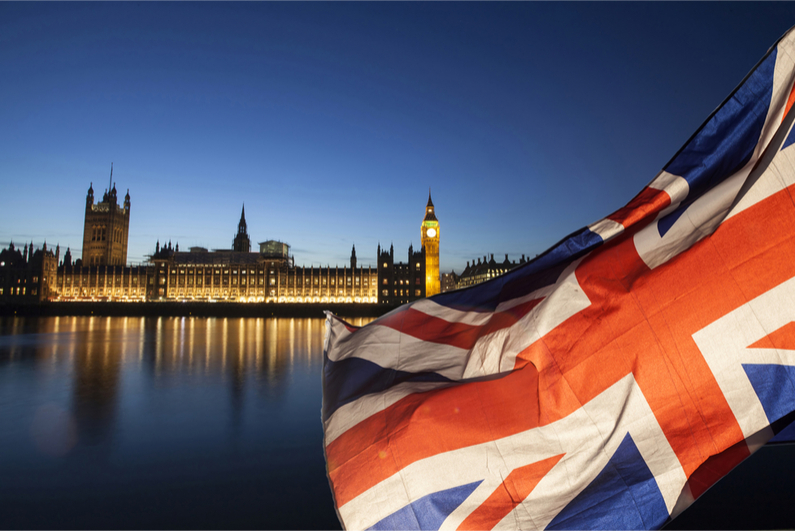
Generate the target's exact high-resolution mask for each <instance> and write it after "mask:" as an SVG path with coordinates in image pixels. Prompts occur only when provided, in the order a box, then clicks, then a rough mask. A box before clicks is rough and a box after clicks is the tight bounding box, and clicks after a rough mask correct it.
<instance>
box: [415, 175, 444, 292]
mask: <svg viewBox="0 0 795 531" xmlns="http://www.w3.org/2000/svg"><path fill="white" fill-rule="evenodd" d="M420 231H421V233H422V247H423V248H424V249H425V275H426V276H425V296H426V297H430V296H431V295H436V294H437V293H439V292H440V291H441V286H440V284H439V220H437V219H436V214H435V213H434V208H433V201H431V191H430V190H428V204H427V205H426V206H425V219H423V220H422V228H421V229H420Z"/></svg>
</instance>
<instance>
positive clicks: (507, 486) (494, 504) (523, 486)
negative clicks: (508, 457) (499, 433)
mask: <svg viewBox="0 0 795 531" xmlns="http://www.w3.org/2000/svg"><path fill="white" fill-rule="evenodd" d="M564 455H566V454H560V455H556V456H553V457H549V458H547V459H544V460H543V461H538V462H536V463H530V464H529V465H525V466H522V467H519V468H516V469H514V470H512V471H511V473H510V474H508V477H506V478H505V481H503V482H502V484H500V486H499V487H497V489H496V490H495V491H494V492H492V493H491V495H490V496H489V497H488V498H486V501H484V502H483V503H482V504H481V505H480V506H478V508H477V509H475V510H474V511H473V512H472V513H471V514H470V515H469V516H467V517H466V519H465V520H464V521H463V522H461V525H460V526H458V529H462V530H475V531H476V530H478V529H493V528H494V526H495V525H497V524H498V523H500V521H501V520H502V519H503V518H505V517H506V516H507V515H508V513H510V512H511V511H513V510H514V509H515V508H516V506H517V505H519V504H520V503H522V501H523V500H524V499H525V498H527V497H528V496H529V495H530V493H531V492H532V491H533V489H534V488H536V485H538V482H539V481H541V478H543V477H544V476H546V475H547V473H548V472H549V471H550V470H552V467H553V466H555V465H556V464H557V463H558V461H560V458H561V457H563V456H564Z"/></svg>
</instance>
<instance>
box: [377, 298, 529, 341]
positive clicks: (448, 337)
mask: <svg viewBox="0 0 795 531" xmlns="http://www.w3.org/2000/svg"><path fill="white" fill-rule="evenodd" d="M542 300H544V299H543V298H540V299H533V300H530V301H527V302H524V303H522V304H518V305H516V306H514V307H512V308H509V309H507V310H505V311H502V312H495V313H493V314H492V315H491V317H490V318H489V320H488V322H487V323H486V324H484V325H470V324H464V323H455V322H450V321H446V320H444V319H441V318H439V317H434V316H433V315H429V314H427V313H424V312H421V311H419V310H415V309H414V308H411V307H407V308H406V309H404V310H402V311H399V312H395V313H393V314H391V315H386V316H384V317H382V318H381V319H380V320H379V321H377V322H376V324H378V325H381V326H386V327H388V328H392V329H393V330H397V331H398V332H401V333H403V334H406V335H409V336H411V337H416V338H417V339H421V340H423V341H427V342H429V343H440V344H444V345H451V346H454V347H458V348H461V349H464V350H469V349H471V348H472V347H474V346H475V343H476V342H477V340H478V339H480V338H481V337H483V336H485V335H487V334H491V333H492V332H496V331H498V330H502V329H503V328H508V327H510V326H513V325H514V324H516V323H517V322H518V321H519V319H521V318H522V317H524V316H525V315H526V314H527V313H528V312H530V310H532V309H533V308H535V307H536V306H538V304H539V303H540V302H541V301H542Z"/></svg>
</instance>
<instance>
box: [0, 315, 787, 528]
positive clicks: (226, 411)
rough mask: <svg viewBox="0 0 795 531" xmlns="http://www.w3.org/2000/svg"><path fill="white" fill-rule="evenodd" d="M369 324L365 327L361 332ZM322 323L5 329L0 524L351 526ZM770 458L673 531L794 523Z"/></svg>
mask: <svg viewBox="0 0 795 531" xmlns="http://www.w3.org/2000/svg"><path fill="white" fill-rule="evenodd" d="M370 320H371V319H352V320H351V322H352V324H356V325H362V324H365V323H366V322H368V321H370ZM323 334H324V322H323V320H322V319H273V318H267V319H265V318H262V319H251V318H249V319H224V318H137V317H52V318H40V319H31V318H0V528H50V529H52V528H55V529H62V528H80V529H90V528H112V529H125V528H126V529H145V528H157V529H162V528H167V529H185V528H190V529H235V528H238V529H268V528H271V529H333V528H339V523H338V521H337V518H336V515H335V512H334V508H333V502H332V499H331V495H330V491H329V487H328V482H327V480H326V477H325V464H324V461H323V451H322V427H321V421H320V403H321V392H320V372H321V367H322V348H323ZM793 471H795V447H793V446H786V447H774V448H763V449H762V450H760V451H759V452H758V453H757V454H756V455H754V456H753V457H751V458H750V459H749V460H747V461H746V462H745V463H743V464H741V465H740V466H739V467H737V469H736V470H735V471H733V472H732V473H731V474H730V475H729V477H728V478H726V479H724V480H722V481H721V482H719V483H718V484H717V485H716V486H715V487H713V489H711V490H710V491H708V492H707V493H706V494H705V495H704V496H703V497H702V499H700V500H699V501H698V502H697V503H696V504H695V505H694V506H693V507H691V508H690V509H688V510H687V511H685V513H684V514H683V515H682V516H680V517H679V518H678V519H676V520H674V522H673V524H672V525H670V526H669V528H671V529H681V528H713V529H714V528H734V529H738V528H776V527H779V528H780V527H792V524H793V523H794V522H795V505H793V504H792V498H793V494H792V493H793V487H792V485H793V483H792V477H793Z"/></svg>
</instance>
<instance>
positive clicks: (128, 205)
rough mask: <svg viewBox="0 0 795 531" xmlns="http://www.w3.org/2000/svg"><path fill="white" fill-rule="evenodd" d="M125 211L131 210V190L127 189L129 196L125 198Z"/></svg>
mask: <svg viewBox="0 0 795 531" xmlns="http://www.w3.org/2000/svg"><path fill="white" fill-rule="evenodd" d="M124 210H127V211H129V210H130V189H129V188H127V195H125V196H124Z"/></svg>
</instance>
